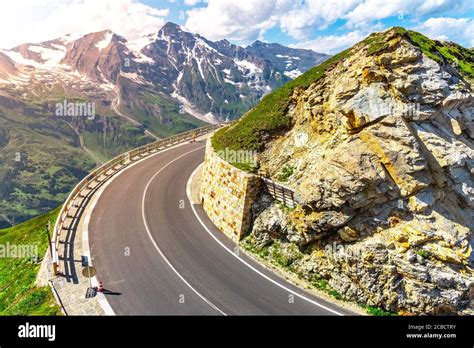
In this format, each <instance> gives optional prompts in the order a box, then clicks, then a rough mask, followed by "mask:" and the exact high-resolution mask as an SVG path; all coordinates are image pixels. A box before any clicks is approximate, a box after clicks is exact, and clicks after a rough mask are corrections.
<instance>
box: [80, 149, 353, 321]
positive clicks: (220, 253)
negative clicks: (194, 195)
mask: <svg viewBox="0 0 474 348" xmlns="http://www.w3.org/2000/svg"><path fill="white" fill-rule="evenodd" d="M204 146H205V143H204V142H197V143H192V144H185V145H182V146H179V147H176V148H173V149H169V150H167V151H165V152H162V153H159V154H157V155H155V156H152V157H150V158H148V159H146V160H144V161H142V162H140V163H138V164H136V165H134V166H133V167H131V168H129V169H127V170H125V171H124V172H123V173H121V174H120V175H119V176H118V177H116V178H115V179H114V180H113V181H112V182H111V183H110V184H109V186H108V187H106V189H105V191H104V192H103V193H102V195H101V196H100V198H99V200H98V202H97V205H96V206H95V208H94V210H93V212H92V214H91V219H90V223H89V239H90V245H91V255H92V256H93V258H94V266H95V267H96V268H97V272H98V278H99V279H100V280H102V281H103V282H104V285H105V288H106V289H107V290H108V291H109V294H108V295H106V296H107V299H108V301H109V303H110V305H111V307H112V308H113V310H114V312H115V313H116V314H119V315H138V314H140V315H157V314H158V315H159V314H164V315H166V314H173V315H264V314H268V315H341V314H351V313H350V312H348V311H347V310H345V309H342V308H340V307H338V306H336V305H334V304H332V303H328V302H327V301H324V300H322V299H319V298H317V297H316V296H313V295H311V294H308V293H307V292H305V291H303V290H301V289H299V288H298V287H296V286H293V285H291V284H289V283H288V282H287V281H285V280H284V279H282V278H280V277H279V276H277V275H275V274H273V273H272V272H271V271H268V270H267V269H265V268H264V267H262V266H260V265H259V264H258V263H257V262H255V261H253V260H252V259H249V258H248V257H247V256H245V255H244V254H243V253H239V254H237V253H233V252H232V251H233V250H236V245H235V243H233V242H231V241H230V240H229V239H227V238H226V237H225V236H224V235H223V234H222V233H220V232H219V231H218V230H217V228H216V227H215V226H214V225H212V223H211V222H210V221H209V219H208V218H207V216H206V215H205V213H204V212H203V210H202V208H201V206H200V205H194V206H191V203H190V201H189V200H188V198H187V194H186V184H187V181H188V179H189V177H190V175H191V173H192V172H193V171H194V169H195V168H196V167H197V166H198V165H199V164H200V163H201V162H202V161H203V158H204ZM196 214H197V215H198V216H199V219H198V218H197V217H196Z"/></svg>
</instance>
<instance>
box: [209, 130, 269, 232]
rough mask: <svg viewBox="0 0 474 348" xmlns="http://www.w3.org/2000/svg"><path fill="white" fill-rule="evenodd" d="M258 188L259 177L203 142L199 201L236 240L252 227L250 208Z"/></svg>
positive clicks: (214, 219) (223, 229) (216, 223)
mask: <svg viewBox="0 0 474 348" xmlns="http://www.w3.org/2000/svg"><path fill="white" fill-rule="evenodd" d="M259 190H260V178H259V177H257V176H255V175H252V174H248V173H246V172H244V171H241V170H240V169H237V168H235V167H234V166H232V165H230V164H229V163H227V162H226V161H224V160H223V159H221V158H220V157H219V156H218V155H217V153H216V152H215V151H214V149H213V147H212V145H211V139H208V141H207V146H206V157H205V160H204V166H203V172H202V183H201V192H200V196H201V201H202V203H203V208H204V211H205V212H206V213H207V215H208V216H209V218H210V219H211V221H212V222H213V223H214V224H215V225H216V226H217V227H218V228H219V229H220V230H221V231H222V232H224V233H225V234H226V235H227V236H228V237H230V238H232V239H233V240H235V241H239V240H240V239H242V237H243V236H244V235H245V233H247V232H248V230H249V228H250V227H251V223H252V221H251V215H252V214H251V208H252V204H253V203H254V201H255V198H256V197H257V194H258V192H259Z"/></svg>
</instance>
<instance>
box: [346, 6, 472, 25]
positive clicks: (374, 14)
mask: <svg viewBox="0 0 474 348" xmlns="http://www.w3.org/2000/svg"><path fill="white" fill-rule="evenodd" d="M472 8H473V4H472V1H471V0H410V1H405V0H390V1H387V0H366V1H364V2H361V3H360V4H359V5H358V6H357V7H355V8H354V9H353V10H351V11H350V12H349V13H347V14H346V15H345V16H344V18H345V19H347V20H348V27H363V26H367V25H370V23H372V22H373V21H375V20H380V19H383V18H388V17H393V16H401V18H404V17H406V16H408V15H410V16H412V17H415V18H416V17H421V16H427V15H434V14H440V13H442V14H443V15H446V14H450V15H453V14H462V13H464V12H466V11H468V10H469V9H472ZM400 25H403V23H400Z"/></svg>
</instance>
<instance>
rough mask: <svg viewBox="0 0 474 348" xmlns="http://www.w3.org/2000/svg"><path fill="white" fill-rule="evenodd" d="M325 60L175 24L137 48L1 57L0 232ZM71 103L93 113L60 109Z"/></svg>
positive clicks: (103, 35) (97, 45)
mask: <svg viewBox="0 0 474 348" xmlns="http://www.w3.org/2000/svg"><path fill="white" fill-rule="evenodd" d="M326 58H327V56H325V55H320V54H318V53H315V52H310V51H309V52H308V51H304V52H303V51H298V50H292V49H288V48H285V47H282V46H276V45H268V47H267V46H266V44H263V43H255V44H254V45H252V46H250V47H246V48H244V47H239V46H236V45H233V44H231V43H230V42H228V41H226V40H221V41H217V42H212V41H209V40H206V39H205V38H203V37H201V36H199V35H194V34H192V33H189V32H187V31H186V30H184V29H183V28H181V27H180V26H178V25H176V24H173V23H168V24H166V25H165V26H164V27H163V28H162V29H161V30H159V31H158V32H153V33H151V34H149V35H146V36H144V37H142V38H140V39H138V40H134V41H127V40H126V39H125V38H124V37H121V36H119V35H117V34H115V33H113V32H111V31H110V30H105V31H101V32H97V33H91V34H88V35H85V36H82V37H74V36H71V35H68V36H64V37H61V38H57V39H54V40H50V41H46V42H41V43H26V44H23V45H20V46H18V47H15V48H12V49H9V50H0V163H1V166H0V187H1V190H0V228H1V227H8V226H11V225H13V224H15V223H18V222H20V221H24V220H27V219H28V218H30V217H32V216H35V215H38V214H40V213H44V212H47V211H50V210H51V209H53V208H54V207H56V206H58V205H59V204H60V203H61V202H63V201H64V199H65V198H66V196H67V194H68V192H69V191H70V190H71V189H72V187H73V186H74V184H75V183H76V182H77V181H78V180H79V179H80V178H82V177H83V176H84V175H85V173H87V172H88V171H90V170H92V169H93V168H94V167H95V166H97V165H98V164H99V163H101V162H104V161H106V160H107V159H110V158H111V157H112V156H114V155H117V154H119V153H122V152H125V151H127V150H128V149H130V148H133V147H136V146H139V145H143V144H145V143H148V142H150V141H152V140H153V139H154V138H156V137H160V138H161V137H166V136H170V135H172V134H176V133H178V132H183V131H186V130H189V129H192V128H196V127H199V126H202V125H204V124H205V123H204V121H206V122H218V121H220V120H225V119H234V118H237V117H239V116H240V115H242V114H243V113H245V112H246V111H247V110H249V109H250V108H251V107H253V106H254V105H255V104H256V103H257V102H258V101H259V100H260V98H261V97H262V96H263V95H264V94H265V93H268V92H269V91H271V90H272V89H274V88H276V87H278V86H280V85H281V84H283V83H285V82H287V81H289V80H290V78H292V77H295V76H296V75H297V74H299V72H304V71H305V70H306V69H308V68H309V67H311V66H313V65H317V64H319V63H320V62H321V61H322V60H324V59H326ZM290 61H291V64H290ZM71 102H80V103H83V102H86V103H87V105H88V106H93V109H94V110H95V115H85V116H87V117H77V116H79V115H73V116H71V115H70V114H69V113H68V115H67V116H66V115H65V114H64V113H58V112H57V111H58V105H60V106H61V107H62V108H63V109H64V107H63V105H72V104H71ZM82 116H84V115H82ZM52 168H53V169H52ZM11 202H16V204H15V205H12V204H11Z"/></svg>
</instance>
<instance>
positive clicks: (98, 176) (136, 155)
mask: <svg viewBox="0 0 474 348" xmlns="http://www.w3.org/2000/svg"><path fill="white" fill-rule="evenodd" d="M223 125H224V124H217V125H210V126H205V127H201V128H197V129H193V130H190V131H187V132H184V133H181V134H177V135H174V136H171V137H169V138H165V139H161V140H158V141H155V142H153V143H150V144H146V145H143V146H140V147H138V148H136V149H133V150H130V151H128V152H126V153H123V154H121V155H119V156H117V157H115V158H113V159H112V160H110V161H108V162H107V163H105V164H103V165H102V166H100V167H99V168H97V169H95V170H94V171H92V172H91V173H90V174H88V175H87V176H86V177H85V178H84V179H82V180H81V181H80V182H79V183H78V184H77V185H76V187H75V188H74V189H73V190H72V192H71V193H70V194H69V196H68V198H67V199H66V202H65V203H64V204H63V206H62V208H61V212H60V213H59V215H58V218H57V219H56V224H55V225H54V232H53V239H52V241H51V249H52V254H53V256H52V260H53V274H55V275H57V274H59V250H58V247H59V237H60V236H61V232H62V231H64V230H66V231H67V230H69V229H71V228H72V226H73V223H74V222H75V220H76V219H77V213H78V210H79V207H81V204H82V200H84V199H85V198H86V197H87V196H88V195H89V194H90V193H91V192H92V191H93V190H94V189H95V188H96V187H97V185H99V184H101V183H103V182H106V181H108V180H109V179H110V178H111V177H112V176H114V175H115V174H116V173H118V172H120V171H122V170H123V169H125V168H126V167H128V166H129V165H130V164H132V163H134V162H136V161H138V160H141V159H142V158H146V157H148V156H151V155H153V154H155V153H157V152H159V151H160V150H163V149H165V148H167V147H170V146H172V145H176V144H179V143H181V142H184V141H187V140H192V139H194V138H197V137H199V136H201V135H204V134H207V133H209V132H212V131H214V130H216V129H218V128H220V127H222V126H223ZM80 201H81V202H80Z"/></svg>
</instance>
